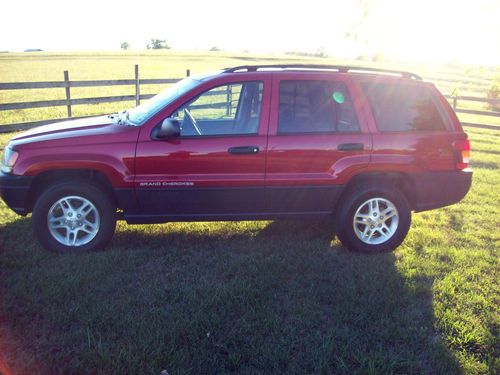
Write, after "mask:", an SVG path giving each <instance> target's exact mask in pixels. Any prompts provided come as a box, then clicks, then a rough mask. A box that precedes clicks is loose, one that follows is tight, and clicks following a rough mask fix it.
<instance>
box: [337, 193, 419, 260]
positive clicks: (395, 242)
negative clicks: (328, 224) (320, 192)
mask: <svg viewBox="0 0 500 375" xmlns="http://www.w3.org/2000/svg"><path fill="white" fill-rule="evenodd" d="M410 223H411V210H410V206H409V204H408V202H407V200H406V198H405V196H404V195H403V194H402V193H401V192H400V191H399V190H398V189H397V188H395V187H392V186H390V185H387V186H386V185H378V186H358V187H355V188H354V189H352V190H351V191H350V192H349V193H348V194H347V197H346V199H345V200H344V201H343V203H342V204H341V206H340V209H339V210H338V211H337V216H336V228H337V235H338V237H339V239H340V241H341V242H342V244H343V245H344V246H346V247H347V248H349V249H350V250H355V251H363V252H370V253H379V252H386V251H392V250H394V249H396V248H397V247H398V246H399V245H400V244H401V243H402V242H403V240H404V239H405V237H406V234H407V233H408V230H409V228H410Z"/></svg>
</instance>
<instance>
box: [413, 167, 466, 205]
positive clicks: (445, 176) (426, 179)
mask: <svg viewBox="0 0 500 375" xmlns="http://www.w3.org/2000/svg"><path fill="white" fill-rule="evenodd" d="M412 178H413V182H414V184H415V185H414V186H415V205H414V209H415V211H416V212H419V211H425V210H431V209H433V208H439V207H444V206H448V205H450V204H453V203H457V202H459V201H460V200H462V198H463V197H465V195H466V194H467V192H468V191H469V189H470V186H471V184H472V170H470V169H465V170H462V171H450V172H426V173H418V174H414V175H412Z"/></svg>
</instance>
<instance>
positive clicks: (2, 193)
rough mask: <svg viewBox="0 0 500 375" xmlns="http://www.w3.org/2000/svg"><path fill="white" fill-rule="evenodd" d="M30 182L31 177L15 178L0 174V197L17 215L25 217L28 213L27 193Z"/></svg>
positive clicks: (14, 176)
mask: <svg viewBox="0 0 500 375" xmlns="http://www.w3.org/2000/svg"><path fill="white" fill-rule="evenodd" d="M32 181H33V177H31V176H16V175H10V174H6V173H3V172H0V197H1V198H2V199H3V201H4V202H5V203H6V204H7V206H9V207H10V208H11V209H12V210H13V211H14V212H16V213H18V214H19V215H26V214H27V213H28V212H29V205H28V202H29V199H28V193H29V189H30V186H31V182H32Z"/></svg>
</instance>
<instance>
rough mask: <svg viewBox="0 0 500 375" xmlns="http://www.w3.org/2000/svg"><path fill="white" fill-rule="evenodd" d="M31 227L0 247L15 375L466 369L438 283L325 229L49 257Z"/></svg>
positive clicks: (194, 236)
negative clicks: (444, 333)
mask: <svg viewBox="0 0 500 375" xmlns="http://www.w3.org/2000/svg"><path fill="white" fill-rule="evenodd" d="M29 230H30V227H29V221H28V220H26V219H21V220H17V221H15V222H13V223H11V224H8V225H7V226H5V227H4V228H2V231H3V233H2V235H1V237H0V239H1V241H3V242H0V243H1V244H2V245H5V246H6V247H5V249H4V250H3V251H2V252H1V253H0V256H1V257H2V261H1V263H0V264H1V266H2V267H3V268H4V269H2V270H1V275H2V294H1V296H2V297H1V298H2V306H3V307H2V316H3V319H2V323H1V324H2V326H3V327H4V331H5V330H7V332H8V333H9V335H10V336H9V338H11V340H4V343H6V344H4V345H3V346H4V348H3V351H4V353H10V355H7V359H8V361H7V362H6V363H8V364H9V366H11V368H13V369H21V370H26V371H30V370H34V369H36V371H35V372H36V373H53V372H61V371H63V372H68V373H70V372H73V373H157V374H159V373H160V371H161V370H163V369H167V370H168V372H169V373H170V374H188V373H189V374H201V373H203V374H206V373H209V374H210V373H252V374H254V373H296V374H299V373H300V374H303V373H315V374H316V373H325V374H353V373H362V374H365V373H373V374H387V373H415V374H450V373H460V372H461V369H460V368H459V367H458V365H457V363H456V361H455V359H454V358H453V357H452V355H451V354H450V353H449V351H448V350H447V349H446V347H445V345H444V344H443V342H442V341H441V339H440V337H439V335H438V334H437V333H436V330H435V328H434V314H433V310H432V292H431V285H432V280H429V279H426V278H414V279H412V280H411V281H410V280H407V279H405V277H403V275H402V274H401V273H400V272H399V271H398V267H397V260H396V256H395V255H394V254H381V255H365V254H354V253H351V252H348V251H347V250H345V249H343V248H342V247H341V246H340V245H339V243H338V242H337V241H336V240H335V239H333V236H332V234H331V233H332V231H331V227H330V224H329V223H327V222H314V221H312V222H260V223H259V222H246V223H197V224H193V223H185V224H166V225H156V226H148V227H143V226H141V227H137V228H135V227H127V228H126V229H122V227H120V229H119V231H118V232H117V234H116V236H115V239H114V240H113V243H112V246H111V247H110V248H109V249H108V250H107V251H103V252H95V253H88V254H79V255H78V256H74V255H59V254H50V253H46V252H43V251H42V250H41V249H40V248H39V247H38V245H33V238H32V237H31V234H30V235H29V236H27V235H24V236H22V234H23V233H27V231H29ZM21 236H22V237H21ZM16 244H17V245H16ZM23 246H24V248H23ZM7 253H9V255H7ZM398 256H404V253H403V254H399V253H398ZM10 266H13V267H10ZM9 267H10V268H9ZM23 366H24V367H23Z"/></svg>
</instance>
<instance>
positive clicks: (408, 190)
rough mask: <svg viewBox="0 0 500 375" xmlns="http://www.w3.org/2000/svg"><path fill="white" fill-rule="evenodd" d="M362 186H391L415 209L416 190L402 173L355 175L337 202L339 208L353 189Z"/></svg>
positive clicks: (410, 180)
mask: <svg viewBox="0 0 500 375" xmlns="http://www.w3.org/2000/svg"><path fill="white" fill-rule="evenodd" d="M362 184H371V185H377V184H379V185H384V186H387V185H391V186H393V187H395V188H396V189H398V190H399V191H401V192H402V193H403V195H404V196H405V198H406V200H407V201H408V204H409V206H410V208H411V209H412V210H413V209H415V205H416V188H415V184H414V182H413V180H412V179H411V177H410V176H408V175H407V174H405V173H401V172H366V173H360V174H357V175H355V176H354V177H352V178H351V179H350V181H349V182H348V183H347V184H346V186H345V188H344V190H343V192H342V194H341V195H340V197H339V199H338V200H337V204H336V207H335V208H336V209H337V206H338V205H339V204H340V203H341V202H343V201H344V200H345V198H346V196H347V195H348V194H350V193H351V191H352V189H353V188H354V187H356V186H359V185H362Z"/></svg>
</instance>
